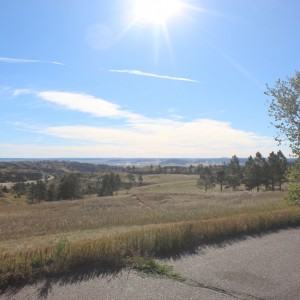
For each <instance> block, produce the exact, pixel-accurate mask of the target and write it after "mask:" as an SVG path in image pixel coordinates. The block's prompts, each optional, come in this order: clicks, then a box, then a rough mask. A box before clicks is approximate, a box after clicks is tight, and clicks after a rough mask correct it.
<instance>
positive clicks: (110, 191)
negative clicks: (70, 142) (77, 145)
mask: <svg viewBox="0 0 300 300" xmlns="http://www.w3.org/2000/svg"><path fill="white" fill-rule="evenodd" d="M81 179H82V178H81V174H80V173H68V174H65V175H64V176H63V177H61V178H60V180H58V182H56V183H55V182H49V183H46V182H44V181H42V180H39V181H37V182H36V183H30V184H25V183H17V184H15V185H14V187H13V190H14V192H15V193H16V194H18V195H22V194H26V196H27V200H28V202H29V203H40V202H41V201H58V200H74V199H81V198H82V197H83V195H90V194H97V196H99V197H104V196H112V195H114V193H115V194H117V193H118V191H119V190H120V189H126V190H129V189H130V188H131V187H132V186H133V185H135V182H136V179H135V176H134V174H132V173H129V174H128V181H126V182H122V180H121V177H120V175H119V174H116V173H113V172H111V173H109V174H105V175H103V176H100V177H99V178H98V180H97V182H96V183H95V184H94V185H92V184H91V182H88V183H87V184H86V183H82V182H80V180H81ZM138 182H139V185H141V184H142V182H143V177H142V175H141V174H140V175H139V176H138ZM84 187H85V188H84Z"/></svg>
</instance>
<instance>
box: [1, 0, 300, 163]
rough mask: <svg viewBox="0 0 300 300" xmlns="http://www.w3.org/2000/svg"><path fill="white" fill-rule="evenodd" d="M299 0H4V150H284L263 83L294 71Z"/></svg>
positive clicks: (216, 153) (71, 153)
mask: <svg viewBox="0 0 300 300" xmlns="http://www.w3.org/2000/svg"><path fill="white" fill-rule="evenodd" d="M299 12H300V1H298V0H288V1H286V0H226V1H224V0H182V1H180V0H159V1H157V0H97V1H96V0H89V1H81V0H60V1H58V0H43V1H40V0H26V1H24V0H10V1H1V3H0V103H1V110H0V126H1V135H0V137H1V141H0V157H2V158H17V157H22V158H31V157H32V158H66V157H68V158H75V157H81V158H92V157H94V158H97V157H98V158H102V157H103V158H106V157H122V158H126V157H128V158H133V157H136V158H138V157H152V158H166V157H177V158H216V157H231V156H233V155H237V156H238V157H249V156H250V155H252V156H254V155H255V153H256V152H258V151H259V152H261V153H262V154H263V155H264V156H266V157H267V156H268V155H269V153H270V152H272V151H278V150H281V151H283V153H284V154H285V155H286V156H287V157H288V156H289V155H290V154H291V151H290V149H289V148H288V147H287V146H285V145H281V146H278V145H277V142H275V140H274V136H275V135H276V130H275V128H274V127H273V126H272V125H270V122H271V121H272V120H271V119H270V117H269V116H268V102H269V101H270V100H271V99H269V98H268V96H266V95H265V94H264V92H265V91H266V84H268V85H269V86H271V87H272V86H274V85H275V82H276V80H278V79H279V78H281V79H285V78H286V76H293V75H294V73H295V71H296V70H299V64H300V61H299V53H300V33H299V28H300V18H299Z"/></svg>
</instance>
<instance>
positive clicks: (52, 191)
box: [46, 182, 57, 201]
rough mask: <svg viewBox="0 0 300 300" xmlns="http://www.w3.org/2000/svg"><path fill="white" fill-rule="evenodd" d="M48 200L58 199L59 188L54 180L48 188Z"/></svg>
mask: <svg viewBox="0 0 300 300" xmlns="http://www.w3.org/2000/svg"><path fill="white" fill-rule="evenodd" d="M46 200H47V201H56V200H57V189H56V186H55V184H54V183H53V182H52V183H51V184H50V185H49V187H48V189H47V193H46Z"/></svg>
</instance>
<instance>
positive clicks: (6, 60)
mask: <svg viewBox="0 0 300 300" xmlns="http://www.w3.org/2000/svg"><path fill="white" fill-rule="evenodd" d="M0 62H4V63H46V64H54V65H61V66H64V65H65V64H64V63H62V62H59V61H48V60H37V59H24V58H10V57H0Z"/></svg>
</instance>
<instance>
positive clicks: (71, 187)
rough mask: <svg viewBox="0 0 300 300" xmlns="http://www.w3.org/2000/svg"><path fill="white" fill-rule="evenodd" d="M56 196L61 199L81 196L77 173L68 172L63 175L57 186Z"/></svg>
mask: <svg viewBox="0 0 300 300" xmlns="http://www.w3.org/2000/svg"><path fill="white" fill-rule="evenodd" d="M58 198H59V199H63V200H66V199H79V198H81V193H80V185H79V177H78V175H77V174H74V173H70V174H67V175H64V176H63V178H62V179H61V180H60V183H59V186H58Z"/></svg>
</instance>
